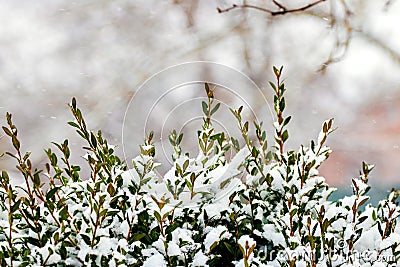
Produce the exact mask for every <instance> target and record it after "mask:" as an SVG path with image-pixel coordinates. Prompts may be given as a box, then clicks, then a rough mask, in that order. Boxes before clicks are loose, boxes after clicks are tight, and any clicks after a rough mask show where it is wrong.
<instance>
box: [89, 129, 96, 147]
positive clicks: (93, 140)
mask: <svg viewBox="0 0 400 267" xmlns="http://www.w3.org/2000/svg"><path fill="white" fill-rule="evenodd" d="M90 141H91V143H92V146H93V147H97V140H96V137H95V136H94V134H93V133H92V132H91V133H90Z"/></svg>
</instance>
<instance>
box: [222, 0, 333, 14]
mask: <svg viewBox="0 0 400 267" xmlns="http://www.w3.org/2000/svg"><path fill="white" fill-rule="evenodd" d="M325 1H326V0H317V1H315V2H312V3H310V4H308V5H305V6H303V7H299V8H294V9H289V8H287V7H285V6H284V5H282V4H281V3H279V2H278V1H276V0H273V1H272V2H273V3H274V4H275V5H276V6H277V7H278V8H279V10H271V9H268V8H264V7H260V6H255V5H249V4H243V5H237V4H233V5H232V6H231V7H228V8H225V9H221V8H219V7H218V8H217V11H218V12H219V13H225V12H229V11H231V10H234V9H242V8H250V9H256V10H259V11H262V12H266V13H269V14H270V15H271V16H279V15H285V14H287V13H295V12H301V11H305V10H307V9H309V8H311V7H313V6H316V5H318V4H320V3H322V2H325Z"/></svg>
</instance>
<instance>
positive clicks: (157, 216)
mask: <svg viewBox="0 0 400 267" xmlns="http://www.w3.org/2000/svg"><path fill="white" fill-rule="evenodd" d="M154 217H156V219H157V221H158V222H161V215H160V213H158V212H157V211H156V210H155V211H154Z"/></svg>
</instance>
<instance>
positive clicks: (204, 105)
mask: <svg viewBox="0 0 400 267" xmlns="http://www.w3.org/2000/svg"><path fill="white" fill-rule="evenodd" d="M201 106H202V108H203V113H204V115H206V116H207V115H208V105H207V103H206V102H204V101H202V102H201Z"/></svg>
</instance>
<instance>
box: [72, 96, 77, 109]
mask: <svg viewBox="0 0 400 267" xmlns="http://www.w3.org/2000/svg"><path fill="white" fill-rule="evenodd" d="M71 106H72V108H73V109H76V99H75V97H73V98H72V101H71Z"/></svg>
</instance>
